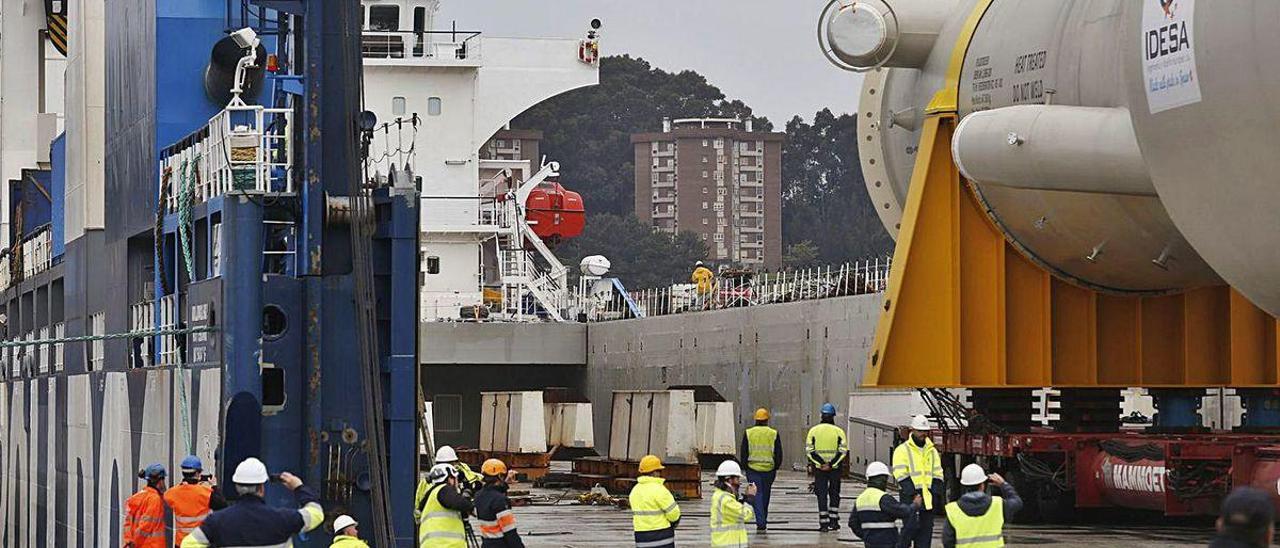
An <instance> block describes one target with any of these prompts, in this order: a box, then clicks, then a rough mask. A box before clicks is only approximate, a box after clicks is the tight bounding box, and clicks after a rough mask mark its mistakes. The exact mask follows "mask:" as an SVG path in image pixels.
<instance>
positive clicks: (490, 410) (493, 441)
mask: <svg viewBox="0 0 1280 548" xmlns="http://www.w3.org/2000/svg"><path fill="white" fill-rule="evenodd" d="M480 450H481V451H503V452H508V453H545V452H547V431H546V419H545V418H544V409H543V405H542V392H536V391H531V392H481V393H480Z"/></svg>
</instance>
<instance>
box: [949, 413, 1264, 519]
mask: <svg viewBox="0 0 1280 548" xmlns="http://www.w3.org/2000/svg"><path fill="white" fill-rule="evenodd" d="M934 440H935V441H936V442H938V444H939V451H941V452H942V453H943V454H944V455H959V456H960V457H961V460H962V461H963V462H970V461H973V460H975V459H977V458H984V457H985V459H983V460H984V462H985V463H990V461H991V460H992V459H993V458H994V459H997V460H998V462H996V463H994V464H995V466H994V469H995V470H997V471H1000V470H1005V471H1008V472H1010V473H1011V474H1013V475H1014V478H1011V479H1012V480H1013V481H1015V482H1018V483H1015V487H1018V488H1019V491H1020V492H1021V493H1023V496H1024V498H1025V497H1027V496H1028V495H1029V494H1031V493H1029V492H1030V491H1032V490H1033V489H1031V488H1033V487H1034V488H1036V489H1034V490H1035V491H1039V490H1040V489H1039V487H1040V485H1039V484H1037V485H1021V484H1019V483H1021V482H1027V481H1030V482H1036V481H1037V479H1036V478H1035V477H1034V476H1033V475H1028V474H1027V471H1026V470H1023V469H1022V466H1023V465H1022V463H1021V461H1022V459H1019V455H1022V456H1023V459H1025V458H1027V457H1030V458H1032V459H1036V461H1039V462H1041V463H1047V464H1049V466H1051V467H1054V468H1057V469H1058V470H1059V471H1060V472H1064V473H1065V474H1066V478H1065V483H1066V485H1067V486H1068V490H1067V491H1066V493H1067V494H1070V493H1071V492H1072V491H1073V492H1074V498H1075V507H1076V508H1105V507H1120V508H1137V509H1146V510H1155V511H1159V512H1163V513H1164V514H1165V515H1168V516H1186V515H1216V514H1217V512H1218V506H1219V505H1220V503H1221V501H1222V497H1223V496H1225V495H1226V493H1227V492H1228V491H1230V489H1231V488H1232V487H1237V486H1242V485H1251V486H1254V487H1257V488H1259V489H1262V490H1263V491H1264V492H1267V493H1270V494H1271V496H1272V502H1273V503H1275V504H1276V507H1277V510H1280V435H1254V434H1234V433H1221V434H1150V433H1140V432H1129V433H1126V432H1119V433H1106V434H1067V433H1053V432H1031V433H1025V434H968V433H943V434H940V435H936V436H935V437H934ZM1108 448H1109V449H1111V452H1108V451H1107V449H1108ZM1116 453H1119V454H1116ZM1004 459H1008V460H1004ZM943 460H944V462H954V461H953V460H952V459H947V458H944V459H943ZM1002 465H1003V467H1002ZM951 472H952V477H955V475H954V472H955V470H952V471H951ZM1040 481H1043V479H1042V478H1041V479H1040Z"/></svg>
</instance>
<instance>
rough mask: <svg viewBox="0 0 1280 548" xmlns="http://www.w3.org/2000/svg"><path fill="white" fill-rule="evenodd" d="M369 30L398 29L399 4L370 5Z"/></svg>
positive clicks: (388, 30) (384, 30) (392, 30)
mask: <svg viewBox="0 0 1280 548" xmlns="http://www.w3.org/2000/svg"><path fill="white" fill-rule="evenodd" d="M369 30H372V31H380V32H395V31H397V30H400V6H370V7H369Z"/></svg>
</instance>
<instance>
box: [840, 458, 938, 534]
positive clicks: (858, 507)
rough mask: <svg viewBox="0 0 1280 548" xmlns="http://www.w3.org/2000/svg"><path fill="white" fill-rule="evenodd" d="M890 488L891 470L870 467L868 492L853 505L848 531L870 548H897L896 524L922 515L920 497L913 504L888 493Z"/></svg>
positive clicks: (878, 463)
mask: <svg viewBox="0 0 1280 548" xmlns="http://www.w3.org/2000/svg"><path fill="white" fill-rule="evenodd" d="M887 485H889V467H888V466H887V465H885V463H883V462H878V461H877V462H873V463H871V464H868V465H867V488H866V489H865V490H863V491H862V494H860V495H858V500H857V501H856V502H854V508H853V513H851V514H849V528H850V529H853V534H855V535H858V538H860V539H862V542H863V543H864V545H865V546H866V547H867V548H894V547H895V546H897V545H898V526H897V524H895V523H894V520H898V519H901V520H907V519H910V518H911V516H913V515H915V514H916V513H917V512H919V511H920V505H921V504H923V502H922V497H921V496H920V495H919V494H917V495H916V496H915V497H914V498H913V499H912V501H911V504H903V503H901V502H898V498H897V497H895V496H893V495H890V494H889V493H886V492H885V487H886V486H887Z"/></svg>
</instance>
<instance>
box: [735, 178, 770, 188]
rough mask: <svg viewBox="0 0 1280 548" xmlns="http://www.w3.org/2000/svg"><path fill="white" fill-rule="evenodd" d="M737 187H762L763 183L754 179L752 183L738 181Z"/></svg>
mask: <svg viewBox="0 0 1280 548" xmlns="http://www.w3.org/2000/svg"><path fill="white" fill-rule="evenodd" d="M738 186H744V187H764V181H763V180H761V179H756V180H754V181H741V180H740V181H738Z"/></svg>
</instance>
